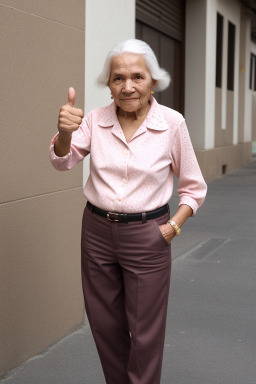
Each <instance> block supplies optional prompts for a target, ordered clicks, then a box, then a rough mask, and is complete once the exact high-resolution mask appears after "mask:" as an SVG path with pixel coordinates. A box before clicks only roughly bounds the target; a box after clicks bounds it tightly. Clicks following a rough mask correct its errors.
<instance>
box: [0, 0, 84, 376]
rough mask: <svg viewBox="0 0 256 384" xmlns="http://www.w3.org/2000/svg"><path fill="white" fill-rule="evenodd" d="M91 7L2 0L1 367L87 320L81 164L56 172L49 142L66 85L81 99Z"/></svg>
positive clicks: (61, 0)
mask: <svg viewBox="0 0 256 384" xmlns="http://www.w3.org/2000/svg"><path fill="white" fill-rule="evenodd" d="M84 13H85V12H84V0H77V1H75V2H74V1H72V0H55V1H54V2H52V1H50V0H45V1H41V2H39V1H37V2H30V1H25V0H16V1H15V0H0V48H1V56H0V67H1V71H0V84H1V106H0V114H1V122H0V124H1V126H0V130H1V144H0V145H1V148H0V153H1V166H0V180H1V189H0V204H1V205H0V218H1V220H0V227H1V228H0V234H1V235H0V236H1V238H0V244H1V248H0V252H1V256H0V260H1V261H0V262H1V268H0V308H1V315H0V345H1V348H0V376H2V375H4V374H5V373H6V372H7V371H8V370H9V369H11V368H13V367H14V366H16V365H18V364H20V363H21V362H22V361H24V360H26V359H28V358H29V357H31V356H34V355H35V354H37V353H39V352H41V351H42V350H44V349H45V348H47V347H48V346H49V345H51V344H52V343H54V342H55V341H56V340H58V339H60V338H61V337H63V336H64V335H65V334H67V333H68V332H70V331H71V330H72V329H74V328H75V327H77V326H78V325H80V324H82V322H83V300H82V293H81V283H80V224H81V216H82V208H83V206H84V198H83V195H82V165H80V166H78V167H76V168H75V169H74V170H72V172H57V171H56V170H54V169H53V168H52V166H51V164H50V162H49V158H48V147H49V140H50V138H51V137H52V136H53V135H54V134H55V132H56V130H57V127H56V124H57V116H58V111H59V108H60V106H61V105H62V104H64V103H65V102H66V98H67V90H68V87H69V86H71V85H72V86H74V87H76V88H77V90H78V92H77V105H78V106H79V107H81V108H82V107H83V105H84V87H83V84H84V35H85V22H84ZM78 85H79V87H78Z"/></svg>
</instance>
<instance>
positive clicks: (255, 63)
mask: <svg viewBox="0 0 256 384" xmlns="http://www.w3.org/2000/svg"><path fill="white" fill-rule="evenodd" d="M249 87H250V89H252V90H253V91H256V55H254V54H253V53H251V65H250V84H249Z"/></svg>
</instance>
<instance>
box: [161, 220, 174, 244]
mask: <svg viewBox="0 0 256 384" xmlns="http://www.w3.org/2000/svg"><path fill="white" fill-rule="evenodd" d="M159 229H160V231H161V233H162V235H163V237H164V239H165V240H166V242H167V243H168V244H170V242H171V241H172V239H173V238H174V237H175V236H176V233H175V230H174V229H173V228H172V226H171V225H170V224H162V225H159Z"/></svg>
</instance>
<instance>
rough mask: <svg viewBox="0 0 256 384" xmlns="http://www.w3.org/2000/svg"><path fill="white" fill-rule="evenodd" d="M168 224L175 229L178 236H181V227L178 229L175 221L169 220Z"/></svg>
mask: <svg viewBox="0 0 256 384" xmlns="http://www.w3.org/2000/svg"><path fill="white" fill-rule="evenodd" d="M167 223H168V224H170V226H171V227H173V229H174V231H175V233H176V236H179V234H180V232H181V229H180V227H178V225H177V224H176V223H175V221H173V220H168V221H167Z"/></svg>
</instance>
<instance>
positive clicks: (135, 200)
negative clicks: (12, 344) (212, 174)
mask: <svg viewBox="0 0 256 384" xmlns="http://www.w3.org/2000/svg"><path fill="white" fill-rule="evenodd" d="M98 82H99V83H100V84H101V85H104V86H108V87H109V89H110V92H111V98H112V99H113V102H112V103H111V104H110V105H109V106H107V107H103V108H97V109H94V110H92V111H91V112H90V113H88V114H87V116H85V117H84V118H83V111H82V110H80V109H77V108H75V107H74V102H75V90H74V89H73V88H70V89H69V93H68V103H67V104H66V105H64V106H63V107H62V108H61V110H60V114H59V121H58V129H59V133H58V134H57V135H56V136H55V137H54V139H53V140H52V145H51V147H50V157H51V161H52V164H53V166H54V167H55V168H56V169H58V170H61V171H64V170H68V169H71V168H72V167H74V166H75V165H76V164H77V163H78V162H79V161H81V160H83V159H84V158H85V156H87V155H88V154H89V153H90V155H91V158H90V175H89V178H88V180H87V183H86V185H85V188H84V195H85V197H86V199H87V205H86V208H85V210H84V215H83V223H82V241H81V246H82V284H83V292H84V300H85V308H86V312H87V315H88V320H89V323H90V326H91V330H92V333H93V336H94V340H95V343H96V346H97V349H98V353H99V356H100V360H101V364H102V367H103V371H104V375H105V379H106V383H108V384H128V383H129V384H139V383H140V384H158V383H160V377H161V366H162V356H163V346H164V335H165V323H166V312H167V302H168V293H169V283H170V272H171V241H172V240H173V238H174V237H175V236H176V235H179V234H180V232H181V231H180V228H181V226H182V225H183V224H184V222H185V221H186V220H187V219H188V218H189V217H190V216H192V215H194V214H195V213H196V210H197V208H198V207H199V206H200V205H201V204H202V203H203V201H204V198H205V195H206V184H205V182H204V179H203V177H202V174H201V172H200V169H199V166H198V163H197V160H196V157H195V154H194V151H193V147H192V144H191V141H190V138H189V134H188V130H187V127H186V124H185V120H184V118H183V117H182V115H181V114H180V113H178V112H176V111H174V110H172V109H170V108H167V107H165V106H163V105H159V104H158V103H157V101H156V100H155V99H154V97H153V96H152V95H153V94H154V89H155V90H157V91H162V90H164V89H166V88H167V87H168V85H169V82H170V76H169V74H168V73H167V72H166V71H165V70H164V69H161V68H159V65H158V62H157V59H156V57H155V54H154V52H153V51H152V49H151V48H150V47H149V46H148V45H147V44H146V43H145V42H143V41H140V40H136V39H132V40H128V41H125V42H122V43H120V44H118V45H117V46H115V47H114V48H113V49H112V51H111V52H110V53H109V54H108V56H107V59H106V62H105V65H104V67H103V70H102V73H101V75H100V76H99V79H98ZM173 174H174V175H175V176H176V177H177V178H178V193H179V197H180V201H179V207H178V209H177V212H176V213H174V214H171V218H170V213H169V207H168V202H169V200H170V198H171V196H172V190H173ZM181 241H182V240H181Z"/></svg>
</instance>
